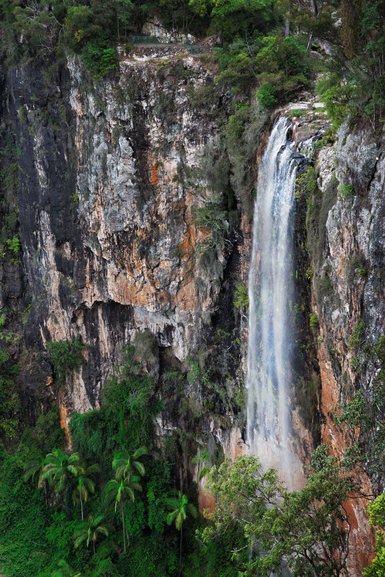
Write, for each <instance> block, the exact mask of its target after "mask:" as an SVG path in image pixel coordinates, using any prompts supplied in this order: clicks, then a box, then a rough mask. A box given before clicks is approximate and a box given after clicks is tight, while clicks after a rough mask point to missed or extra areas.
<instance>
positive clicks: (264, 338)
mask: <svg viewBox="0 0 385 577" xmlns="http://www.w3.org/2000/svg"><path fill="white" fill-rule="evenodd" d="M289 133H290V122H289V121H288V120H287V119H286V118H280V119H279V120H278V121H277V122H276V124H275V126H274V128H273V130H272V133H271V135H270V139H269V142H268V145H267V148H266V150H265V153H264V156H263V159H262V163H261V166H260V170H259V179H258V192H257V200H256V203H255V212H254V229H253V249H252V259H251V266H250V273H249V348H248V358H247V392H248V400H247V427H248V443H249V445H250V451H251V453H252V454H254V455H256V456H257V457H259V459H260V461H261V463H262V465H263V467H274V468H276V469H277V470H278V471H279V473H280V476H281V478H282V480H283V481H285V482H286V484H287V486H288V487H289V488H290V489H295V488H298V485H299V484H301V479H302V474H303V473H302V465H301V462H300V459H299V457H298V455H297V453H296V450H295V447H294V438H293V435H292V425H291V415H292V411H291V407H290V399H291V392H292V376H291V372H292V371H291V361H292V353H293V336H294V333H293V327H292V314H291V312H290V302H292V297H293V294H294V286H293V285H294V280H293V275H294V259H293V252H294V233H293V220H294V184H295V176H296V171H297V165H298V158H301V156H300V155H299V153H298V152H297V150H296V148H295V145H294V143H293V142H291V141H290V139H289Z"/></svg>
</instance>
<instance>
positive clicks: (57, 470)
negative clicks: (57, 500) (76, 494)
mask: <svg viewBox="0 0 385 577" xmlns="http://www.w3.org/2000/svg"><path fill="white" fill-rule="evenodd" d="M81 468H82V467H81V464H80V456H79V453H72V455H67V453H66V452H65V451H63V450H62V449H53V450H52V453H48V455H47V456H46V458H45V459H44V465H43V468H42V470H41V473H40V476H39V483H38V486H39V487H40V488H41V487H42V486H43V484H44V481H47V482H48V484H49V485H50V486H51V487H54V489H55V493H57V494H59V493H62V492H63V491H64V489H65V488H66V485H67V483H68V482H69V480H70V479H71V478H73V477H77V476H78V475H79V473H80V469H81Z"/></svg>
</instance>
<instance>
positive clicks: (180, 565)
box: [179, 525, 183, 577]
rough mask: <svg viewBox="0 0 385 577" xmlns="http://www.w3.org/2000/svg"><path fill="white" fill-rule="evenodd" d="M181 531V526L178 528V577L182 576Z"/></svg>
mask: <svg viewBox="0 0 385 577" xmlns="http://www.w3.org/2000/svg"><path fill="white" fill-rule="evenodd" d="M182 531H183V525H182V526H181V528H180V537H179V577H180V576H181V575H182Z"/></svg>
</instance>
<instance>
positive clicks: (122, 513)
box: [120, 505, 126, 553]
mask: <svg viewBox="0 0 385 577" xmlns="http://www.w3.org/2000/svg"><path fill="white" fill-rule="evenodd" d="M120 512H121V515H122V527H123V552H124V553H126V524H125V521H124V507H123V505H120Z"/></svg>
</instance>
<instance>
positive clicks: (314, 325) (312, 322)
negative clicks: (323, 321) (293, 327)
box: [309, 313, 319, 331]
mask: <svg viewBox="0 0 385 577" xmlns="http://www.w3.org/2000/svg"><path fill="white" fill-rule="evenodd" d="M309 326H310V329H311V330H312V331H315V330H317V329H318V327H319V320H318V315H317V314H316V313H311V314H310V316H309Z"/></svg>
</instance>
